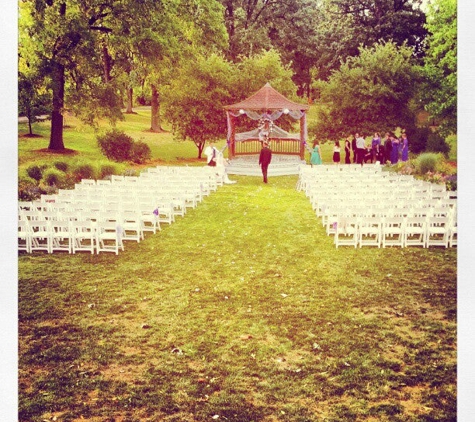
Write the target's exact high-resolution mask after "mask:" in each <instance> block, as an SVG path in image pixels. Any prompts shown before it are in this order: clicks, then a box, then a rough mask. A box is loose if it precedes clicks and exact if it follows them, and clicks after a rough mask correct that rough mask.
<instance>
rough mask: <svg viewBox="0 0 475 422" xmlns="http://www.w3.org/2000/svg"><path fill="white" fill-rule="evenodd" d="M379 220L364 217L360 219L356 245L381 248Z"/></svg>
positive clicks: (377, 218)
mask: <svg viewBox="0 0 475 422" xmlns="http://www.w3.org/2000/svg"><path fill="white" fill-rule="evenodd" d="M381 223H382V221H381V218H379V217H366V218H361V219H360V224H359V228H358V243H359V245H360V248H361V247H362V246H377V247H378V248H379V247H380V246H381Z"/></svg>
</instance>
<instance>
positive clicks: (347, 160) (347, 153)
mask: <svg viewBox="0 0 475 422" xmlns="http://www.w3.org/2000/svg"><path fill="white" fill-rule="evenodd" d="M352 139H353V136H351V135H350V136H348V137H347V138H346V139H345V164H351V159H350V154H351V140H352Z"/></svg>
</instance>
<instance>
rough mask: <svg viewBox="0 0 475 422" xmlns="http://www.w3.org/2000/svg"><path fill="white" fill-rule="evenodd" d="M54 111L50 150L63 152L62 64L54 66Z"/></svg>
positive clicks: (63, 77) (52, 114)
mask: <svg viewBox="0 0 475 422" xmlns="http://www.w3.org/2000/svg"><path fill="white" fill-rule="evenodd" d="M52 77H53V110H52V112H51V135H50V139H49V146H48V149H52V150H55V151H57V150H62V149H64V142H63V126H64V120H63V107H64V81H65V74H64V66H63V65H62V64H60V63H54V64H53V72H52Z"/></svg>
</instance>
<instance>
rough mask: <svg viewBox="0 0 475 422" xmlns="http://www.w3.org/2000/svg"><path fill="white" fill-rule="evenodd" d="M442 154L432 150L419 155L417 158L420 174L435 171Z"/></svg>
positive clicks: (417, 167)
mask: <svg viewBox="0 0 475 422" xmlns="http://www.w3.org/2000/svg"><path fill="white" fill-rule="evenodd" d="M439 160H440V156H439V155H437V154H434V153H431V152H426V153H424V154H421V155H419V157H417V160H416V169H417V172H418V173H419V174H426V173H427V172H431V173H433V172H435V170H436V167H437V163H438V161H439Z"/></svg>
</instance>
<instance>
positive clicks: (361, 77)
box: [315, 42, 419, 139]
mask: <svg viewBox="0 0 475 422" xmlns="http://www.w3.org/2000/svg"><path fill="white" fill-rule="evenodd" d="M412 53H413V49H412V48H409V47H406V46H402V47H398V46H397V45H396V44H395V43H393V42H382V43H377V44H375V45H374V46H373V47H369V48H365V47H361V48H360V51H359V56H357V57H350V58H348V59H347V60H346V61H345V63H343V64H342V65H341V67H340V69H339V70H338V71H336V72H334V73H332V75H331V76H330V78H329V79H328V82H323V81H320V82H318V83H317V84H316V87H317V89H319V91H320V98H321V101H322V103H323V104H324V107H322V108H321V110H320V114H319V122H318V125H317V127H316V128H315V134H316V136H317V137H318V138H320V139H325V138H332V139H338V138H340V137H342V136H344V135H347V134H348V133H354V132H359V133H362V132H363V133H365V135H366V136H367V135H369V134H371V133H373V132H375V131H380V132H383V131H387V130H394V129H395V128H396V127H397V126H400V127H406V128H407V127H413V126H414V113H413V112H412V110H411V99H412V98H413V96H414V94H415V90H416V87H417V81H418V80H419V72H418V69H417V68H416V67H415V66H414V64H413V63H412V61H413V58H412Z"/></svg>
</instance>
